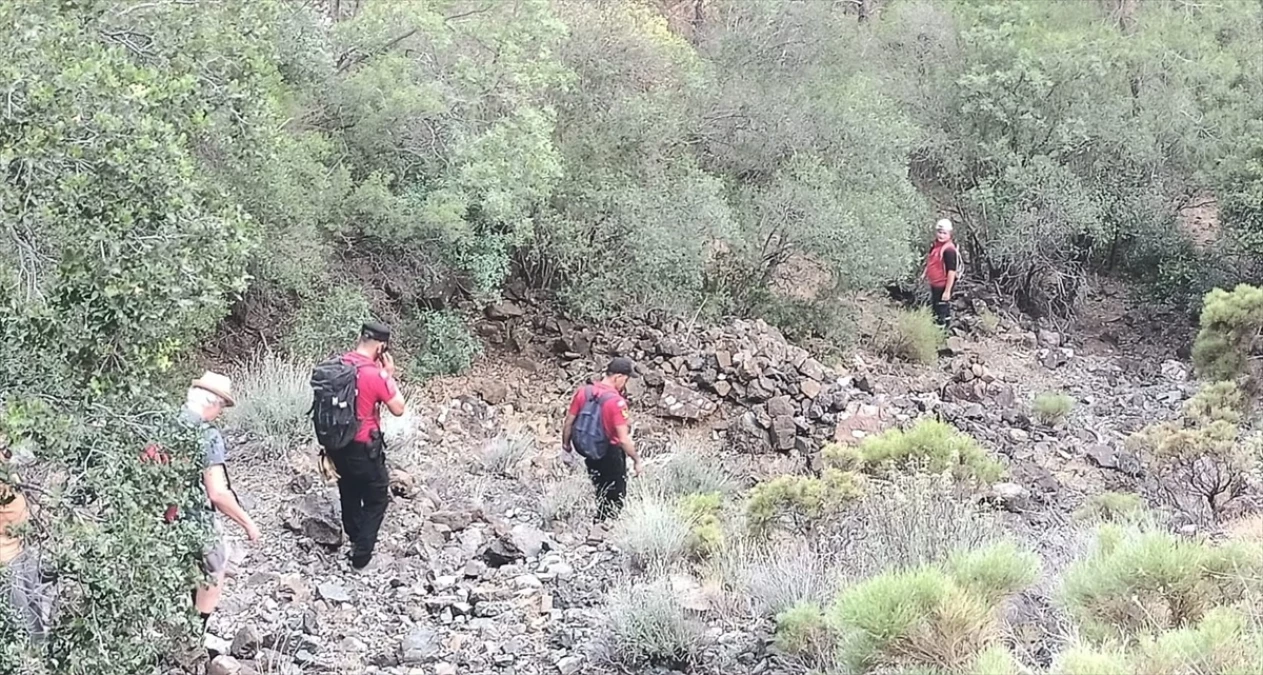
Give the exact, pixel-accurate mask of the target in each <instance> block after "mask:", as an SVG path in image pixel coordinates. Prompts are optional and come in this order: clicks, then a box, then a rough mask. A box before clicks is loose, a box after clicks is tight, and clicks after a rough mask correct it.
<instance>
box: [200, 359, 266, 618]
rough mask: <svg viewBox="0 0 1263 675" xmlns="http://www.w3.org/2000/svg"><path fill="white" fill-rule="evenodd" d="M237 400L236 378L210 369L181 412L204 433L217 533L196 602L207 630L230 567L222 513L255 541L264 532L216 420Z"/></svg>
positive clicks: (205, 471)
mask: <svg viewBox="0 0 1263 675" xmlns="http://www.w3.org/2000/svg"><path fill="white" fill-rule="evenodd" d="M235 403H236V402H235V401H234V400H233V398H232V381H231V380H229V379H228V377H226V376H224V375H220V374H219V373H213V372H210V371H207V372H205V373H203V374H202V376H201V377H199V378H197V379H196V380H193V383H192V385H191V386H190V387H189V391H188V395H187V397H186V399H185V404H184V410H183V411H181V415H180V420H181V422H183V423H184V424H187V425H189V426H191V427H196V428H197V429H198V430H199V431H200V432H201V435H202V450H203V452H204V459H203V464H202V467H203V468H202V485H203V486H204V487H205V488H206V505H205V506H206V509H207V510H208V511H209V512H210V513H211V526H212V528H213V530H214V533H215V534H214V539H213V540H212V542H211V545H210V547H209V548H208V549H207V550H206V552H205V562H204V566H205V569H206V573H207V574H208V575H209V576H210V584H209V585H206V586H200V587H199V588H198V589H197V590H196V591H195V592H194V596H193V603H194V604H195V605H196V606H197V611H198V613H200V614H201V616H202V629H203V630H205V629H206V625H207V623H209V621H210V616H211V614H212V613H213V612H214V611H215V607H217V606H218V605H219V599H220V596H221V595H222V593H223V583H224V575H225V573H226V572H227V569H228V547H227V545H226V542H225V541H224V538H223V522H222V520H221V519H220V517H219V514H223V515H225V516H227V517H228V518H229V519H230V520H232V521H233V522H234V523H236V524H238V525H240V526H241V529H243V530H245V533H246V539H248V540H250V541H252V542H254V541H258V540H259V537H260V536H261V534H260V533H259V528H258V526H256V525H255V524H254V519H252V518H251V517H250V514H248V513H246V510H245V509H244V508H242V507H241V502H240V501H238V500H237V495H236V493H234V492H233V490H232V482H231V481H230V480H229V478H228V469H227V467H226V463H227V461H228V446H227V445H226V444H225V443H224V436H223V434H221V433H220V432H219V429H216V428H215V427H214V426H213V424H212V423H213V422H214V421H215V420H216V418H218V417H219V414H220V413H222V412H223V410H224V408H230V407H232V406H233V405H234V404H235Z"/></svg>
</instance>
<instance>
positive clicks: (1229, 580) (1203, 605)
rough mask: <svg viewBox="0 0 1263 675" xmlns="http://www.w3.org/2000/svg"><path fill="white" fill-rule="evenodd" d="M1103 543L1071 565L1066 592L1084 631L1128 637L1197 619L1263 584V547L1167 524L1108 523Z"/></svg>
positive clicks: (1102, 636)
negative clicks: (1184, 535) (1167, 528)
mask: <svg viewBox="0 0 1263 675" xmlns="http://www.w3.org/2000/svg"><path fill="white" fill-rule="evenodd" d="M1097 540H1098V541H1097V545H1096V549H1095V550H1094V551H1093V552H1092V554H1091V555H1090V556H1089V557H1087V558H1086V559H1084V560H1081V561H1079V562H1077V563H1075V564H1074V565H1073V566H1072V567H1071V568H1070V570H1069V571H1068V572H1067V574H1066V577H1065V586H1064V589H1063V592H1064V594H1065V598H1066V602H1067V605H1068V607H1069V610H1070V612H1071V614H1072V615H1073V616H1074V618H1076V619H1077V620H1078V621H1079V623H1080V626H1081V628H1082V630H1083V632H1084V634H1085V635H1086V636H1088V637H1090V638H1092V639H1095V640H1107V639H1114V640H1118V641H1124V642H1125V641H1128V640H1133V639H1136V638H1137V636H1144V635H1156V634H1158V633H1160V632H1162V631H1165V630H1169V629H1172V628H1178V627H1182V626H1185V625H1188V624H1190V623H1192V622H1195V621H1198V620H1199V619H1201V618H1202V616H1203V615H1205V614H1206V612H1208V611H1209V610H1210V609H1212V608H1214V607H1220V606H1227V605H1231V604H1232V603H1233V602H1235V601H1236V600H1237V599H1238V598H1241V597H1243V596H1244V595H1245V594H1246V592H1247V591H1248V590H1250V589H1252V588H1257V587H1258V586H1259V584H1260V581H1259V574H1260V573H1261V572H1263V550H1261V549H1260V548H1259V547H1257V546H1252V545H1248V544H1241V543H1231V544H1223V545H1218V546H1216V545H1210V544H1207V543H1202V542H1198V541H1192V540H1187V539H1181V538H1179V537H1177V536H1176V535H1173V534H1170V533H1168V532H1163V531H1156V530H1147V529H1143V528H1137V527H1123V526H1118V525H1104V526H1102V527H1101V528H1099V530H1098V536H1097Z"/></svg>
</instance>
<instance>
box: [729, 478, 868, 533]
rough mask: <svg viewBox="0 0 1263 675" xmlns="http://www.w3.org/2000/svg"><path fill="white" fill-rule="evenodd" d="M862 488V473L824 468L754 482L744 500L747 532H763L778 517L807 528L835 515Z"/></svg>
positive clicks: (794, 527) (801, 527) (794, 525)
mask: <svg viewBox="0 0 1263 675" xmlns="http://www.w3.org/2000/svg"><path fill="white" fill-rule="evenodd" d="M863 492H864V481H863V477H862V476H859V475H857V474H855V473H852V472H849V471H840V470H837V469H826V470H825V472H824V475H823V476H822V477H820V478H812V477H810V476H798V475H784V476H779V477H777V478H774V479H772V480H770V481H765V482H762V483H759V484H758V485H756V486H754V489H752V490H751V491H750V497H749V501H748V502H746V521H747V524H748V526H749V528H750V532H751V533H752V534H754V535H756V536H763V535H766V534H767V533H768V531H769V530H770V529H771V528H772V527H773V526H774V525H776V524H777V523H778V522H779V521H781V520H787V521H789V523H790V524H791V526H792V528H793V529H794V530H796V531H808V530H810V529H812V528H813V527H816V526H817V525H818V524H819V523H818V522H817V521H823V520H824V519H827V518H831V517H834V516H836V515H838V513H839V512H840V510H841V509H842V508H843V507H844V506H845V505H846V504H847V503H848V502H850V501H852V500H854V499H857V498H858V497H860V496H861V495H862V494H863Z"/></svg>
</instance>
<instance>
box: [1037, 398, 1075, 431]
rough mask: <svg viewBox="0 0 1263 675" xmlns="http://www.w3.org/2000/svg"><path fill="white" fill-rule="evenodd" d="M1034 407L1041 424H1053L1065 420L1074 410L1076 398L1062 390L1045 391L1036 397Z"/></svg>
mask: <svg viewBox="0 0 1263 675" xmlns="http://www.w3.org/2000/svg"><path fill="white" fill-rule="evenodd" d="M1034 409H1035V417H1036V419H1038V420H1039V421H1040V423H1041V424H1047V425H1049V426H1052V425H1054V424H1058V423H1060V422H1063V421H1065V419H1066V417H1067V416H1069V415H1070V411H1071V410H1074V398H1073V397H1071V396H1069V395H1068V394H1063V393H1060V392H1045V393H1043V394H1040V395H1039V396H1036V397H1035V405H1034Z"/></svg>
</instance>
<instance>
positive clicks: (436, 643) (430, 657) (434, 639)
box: [400, 626, 442, 665]
mask: <svg viewBox="0 0 1263 675" xmlns="http://www.w3.org/2000/svg"><path fill="white" fill-rule="evenodd" d="M441 648H442V637H441V636H440V635H439V632H438V631H436V630H434V629H433V628H430V627H428V626H416V627H414V628H413V629H412V632H411V633H408V636H407V637H405V638H404V639H403V644H402V645H401V646H400V652H401V653H402V655H403V663H404V665H419V664H423V663H430V662H432V661H434V660H435V659H437V658H438V655H439V650H440V649H441Z"/></svg>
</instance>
